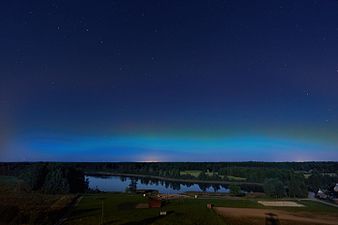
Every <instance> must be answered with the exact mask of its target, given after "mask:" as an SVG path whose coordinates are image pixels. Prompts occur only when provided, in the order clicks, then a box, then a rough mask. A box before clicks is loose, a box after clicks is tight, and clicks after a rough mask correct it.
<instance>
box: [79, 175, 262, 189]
mask: <svg viewBox="0 0 338 225" xmlns="http://www.w3.org/2000/svg"><path fill="white" fill-rule="evenodd" d="M85 175H86V176H121V177H143V178H151V179H157V180H164V181H173V182H182V183H195V184H198V183H200V184H201V183H203V184H237V185H243V184H244V185H257V186H263V183H255V182H238V181H220V180H197V179H180V178H170V177H161V176H154V175H144V174H132V173H113V172H85Z"/></svg>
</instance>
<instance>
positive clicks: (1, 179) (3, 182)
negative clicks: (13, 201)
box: [0, 176, 19, 192]
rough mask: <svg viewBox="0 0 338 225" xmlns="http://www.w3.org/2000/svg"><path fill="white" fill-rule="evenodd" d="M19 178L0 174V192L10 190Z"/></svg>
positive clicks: (14, 186)
mask: <svg viewBox="0 0 338 225" xmlns="http://www.w3.org/2000/svg"><path fill="white" fill-rule="evenodd" d="M18 182H19V180H18V179H17V178H16V177H12V176H0V192H12V191H13V189H15V188H16V187H17V183H18Z"/></svg>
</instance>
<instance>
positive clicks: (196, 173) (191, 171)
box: [180, 170, 202, 177]
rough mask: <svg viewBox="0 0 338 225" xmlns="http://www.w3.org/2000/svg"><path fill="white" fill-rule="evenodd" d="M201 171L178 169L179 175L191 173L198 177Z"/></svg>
mask: <svg viewBox="0 0 338 225" xmlns="http://www.w3.org/2000/svg"><path fill="white" fill-rule="evenodd" d="M201 172H202V171H201V170H185V171H180V175H191V176H194V177H198V176H199V175H200V173H201Z"/></svg>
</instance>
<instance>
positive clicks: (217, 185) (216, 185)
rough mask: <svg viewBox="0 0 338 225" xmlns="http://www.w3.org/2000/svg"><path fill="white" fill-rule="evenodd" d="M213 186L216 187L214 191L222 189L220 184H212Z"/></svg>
mask: <svg viewBox="0 0 338 225" xmlns="http://www.w3.org/2000/svg"><path fill="white" fill-rule="evenodd" d="M211 186H212V188H213V189H214V192H217V191H218V190H219V189H221V187H220V185H219V184H212V185H211Z"/></svg>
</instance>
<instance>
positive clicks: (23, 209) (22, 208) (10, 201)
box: [0, 192, 75, 225]
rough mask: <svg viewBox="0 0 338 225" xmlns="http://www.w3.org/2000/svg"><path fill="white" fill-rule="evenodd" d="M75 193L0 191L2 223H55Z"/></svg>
mask: <svg viewBox="0 0 338 225" xmlns="http://www.w3.org/2000/svg"><path fill="white" fill-rule="evenodd" d="M74 197H75V196H73V195H46V194H39V193H25V192H5V193H3V192H1V193H0V224H44V225H48V224H53V223H55V222H56V220H57V219H58V217H59V216H60V214H61V213H62V212H63V210H64V208H65V207H66V206H67V205H68V204H69V203H70V202H71V201H72V200H73V198H74Z"/></svg>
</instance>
